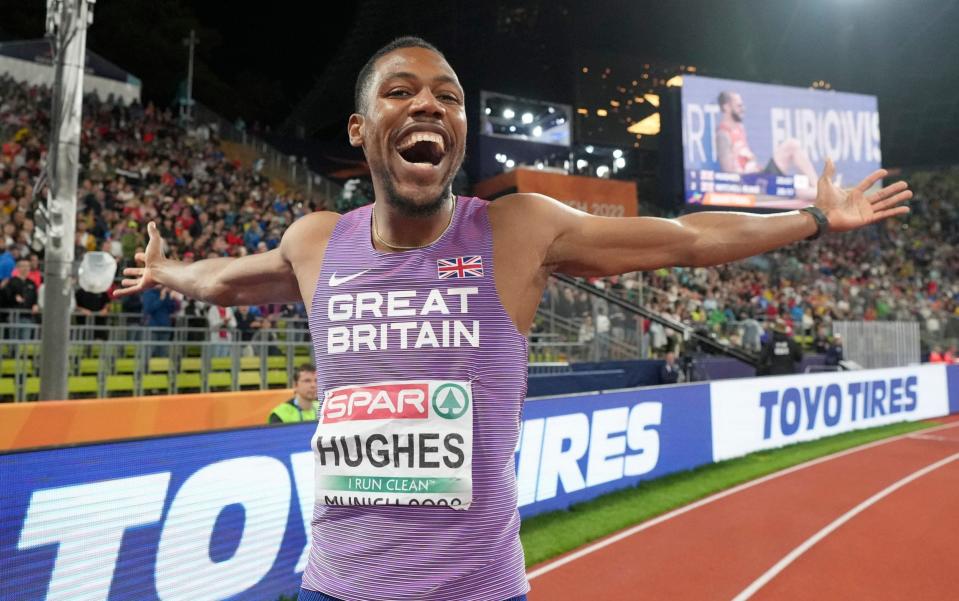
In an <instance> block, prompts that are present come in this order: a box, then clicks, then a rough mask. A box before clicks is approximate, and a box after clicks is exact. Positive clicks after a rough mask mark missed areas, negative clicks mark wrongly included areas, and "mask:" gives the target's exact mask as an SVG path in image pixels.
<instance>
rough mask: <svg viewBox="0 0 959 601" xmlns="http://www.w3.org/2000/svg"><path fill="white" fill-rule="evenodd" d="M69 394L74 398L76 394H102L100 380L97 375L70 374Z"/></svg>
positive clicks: (68, 381)
mask: <svg viewBox="0 0 959 601" xmlns="http://www.w3.org/2000/svg"><path fill="white" fill-rule="evenodd" d="M67 394H69V395H70V397H71V398H73V397H74V396H75V395H92V396H97V395H98V394H100V382H99V379H98V378H97V377H96V376H70V377H68V378H67Z"/></svg>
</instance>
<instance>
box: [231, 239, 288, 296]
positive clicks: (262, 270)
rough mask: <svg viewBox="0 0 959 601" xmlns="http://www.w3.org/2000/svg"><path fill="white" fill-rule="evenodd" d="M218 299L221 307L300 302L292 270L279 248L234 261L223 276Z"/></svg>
mask: <svg viewBox="0 0 959 601" xmlns="http://www.w3.org/2000/svg"><path fill="white" fill-rule="evenodd" d="M218 287H219V288H220V290H219V293H218V294H217V297H220V298H224V297H225V298H227V299H229V302H219V303H218V304H220V305H221V306H240V305H262V304H266V303H285V302H301V299H300V289H299V287H298V286H297V282H296V276H295V275H294V273H293V267H292V266H291V265H290V263H289V262H288V261H287V260H286V259H285V258H284V257H283V255H282V254H281V253H280V250H279V249H273V250H270V251H267V252H265V253H259V254H255V255H247V256H245V257H240V258H238V259H235V260H234V261H231V262H230V264H229V265H227V266H226V267H225V268H224V269H223V272H222V273H221V274H220V278H219V281H218Z"/></svg>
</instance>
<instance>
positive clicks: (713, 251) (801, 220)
mask: <svg viewBox="0 0 959 601" xmlns="http://www.w3.org/2000/svg"><path fill="white" fill-rule="evenodd" d="M677 221H679V222H680V223H681V224H682V225H683V227H684V228H690V229H691V230H693V231H694V232H695V239H694V243H693V246H692V248H691V249H690V256H689V264H690V265H691V266H695V267H708V266H711V265H720V264H722V263H728V262H730V261H736V260H739V259H745V258H746V257H751V256H753V255H758V254H762V253H764V252H768V251H770V250H775V249H777V248H781V247H783V246H786V245H788V244H792V243H793V242H798V241H800V240H804V239H806V238H808V237H809V236H812V235H813V234H815V233H816V222H815V220H814V219H813V218H812V216H811V215H809V214H808V213H805V212H799V211H790V212H788V213H779V214H776V215H754V214H751V213H734V212H702V213H693V214H690V215H685V216H683V217H680V218H679V219H678V220H677Z"/></svg>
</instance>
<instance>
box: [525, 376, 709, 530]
mask: <svg viewBox="0 0 959 601" xmlns="http://www.w3.org/2000/svg"><path fill="white" fill-rule="evenodd" d="M709 411H710V403H709V385H708V384H694V385H689V386H675V387H663V388H647V389H635V390H625V391H621V392H610V393H605V394H590V395H583V396H569V397H561V398H553V399H542V400H529V401H526V405H525V407H524V409H523V421H522V424H521V432H520V444H519V447H518V449H517V452H516V473H517V480H518V487H519V507H520V514H521V515H522V516H524V517H527V516H530V515H534V514H537V513H542V512H544V511H552V510H556V509H565V508H566V507H569V506H570V505H572V504H574V503H579V502H582V501H586V500H588V499H592V498H594V497H597V496H599V495H601V494H604V493H607V492H610V491H613V490H617V489H620V488H625V487H628V486H633V485H635V484H636V483H638V482H639V481H641V480H651V479H653V478H658V477H659V476H663V475H665V474H669V473H672V472H677V471H680V470H687V469H690V468H693V467H696V466H698V465H703V464H704V463H709V462H711V461H712V439H711V437H710V414H709Z"/></svg>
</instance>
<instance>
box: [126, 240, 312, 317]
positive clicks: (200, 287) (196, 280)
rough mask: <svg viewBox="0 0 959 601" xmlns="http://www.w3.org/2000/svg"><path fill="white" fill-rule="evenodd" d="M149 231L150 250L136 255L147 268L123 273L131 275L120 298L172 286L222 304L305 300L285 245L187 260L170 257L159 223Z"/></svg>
mask: <svg viewBox="0 0 959 601" xmlns="http://www.w3.org/2000/svg"><path fill="white" fill-rule="evenodd" d="M290 229H291V230H292V229H293V226H291V228H290ZM147 231H148V233H149V235H150V241H149V243H148V244H147V247H146V250H145V251H144V252H142V253H137V255H136V260H137V261H138V262H140V263H142V264H143V267H129V268H127V269H124V270H123V275H125V276H128V277H127V278H126V279H124V280H123V281H122V282H121V285H122V286H123V287H122V288H120V289H118V290H116V291H115V292H114V296H127V295H130V294H134V293H137V292H141V291H143V290H147V289H149V288H153V287H154V286H166V287H167V288H172V289H173V290H176V291H178V292H181V293H183V294H184V295H186V296H188V297H191V298H195V299H198V300H202V301H204V302H207V303H212V304H214V305H219V306H221V307H231V306H237V305H259V304H264V303H286V302H300V291H299V288H298V287H297V282H296V277H295V276H294V274H293V268H292V266H291V264H290V262H289V261H288V260H287V259H286V258H285V256H284V253H283V249H282V244H281V247H280V248H275V249H273V250H271V251H268V252H265V253H261V254H256V255H248V256H246V257H240V258H230V257H222V258H215V259H204V260H202V261H196V262H194V263H184V262H182V261H175V260H173V259H168V258H166V257H165V256H164V254H163V240H162V238H160V234H159V232H158V231H157V228H156V225H155V224H154V223H153V222H150V224H149V225H148V226H147ZM288 234H289V232H288Z"/></svg>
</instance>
